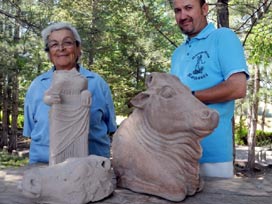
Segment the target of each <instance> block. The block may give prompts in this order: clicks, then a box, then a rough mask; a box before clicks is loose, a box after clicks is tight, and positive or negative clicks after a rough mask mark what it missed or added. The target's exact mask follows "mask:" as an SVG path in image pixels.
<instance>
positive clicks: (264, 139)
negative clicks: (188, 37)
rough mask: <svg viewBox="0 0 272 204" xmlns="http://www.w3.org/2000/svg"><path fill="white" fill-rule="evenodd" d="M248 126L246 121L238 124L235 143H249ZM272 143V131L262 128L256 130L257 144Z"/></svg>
mask: <svg viewBox="0 0 272 204" xmlns="http://www.w3.org/2000/svg"><path fill="white" fill-rule="evenodd" d="M247 135H248V128H247V126H246V124H245V121H242V122H240V123H239V124H236V128H235V144H236V145H247ZM268 145H272V132H264V131H261V130H257V131H256V146H259V147H262V146H268Z"/></svg>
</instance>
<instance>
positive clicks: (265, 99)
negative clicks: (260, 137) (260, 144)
mask: <svg viewBox="0 0 272 204" xmlns="http://www.w3.org/2000/svg"><path fill="white" fill-rule="evenodd" d="M266 107H267V94H266V93H264V105H263V111H262V123H261V128H262V131H263V132H264V126H265V115H266Z"/></svg>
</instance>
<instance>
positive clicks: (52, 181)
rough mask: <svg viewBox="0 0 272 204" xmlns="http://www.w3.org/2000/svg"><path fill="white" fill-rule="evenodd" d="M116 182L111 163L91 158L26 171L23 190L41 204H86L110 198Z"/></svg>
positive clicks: (70, 159) (105, 159) (21, 186)
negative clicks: (113, 180) (113, 181)
mask: <svg viewBox="0 0 272 204" xmlns="http://www.w3.org/2000/svg"><path fill="white" fill-rule="evenodd" d="M112 178H113V171H112V170H111V164H110V160H109V159H108V158H104V157H100V156H95V155H91V156H88V157H80V158H69V159H67V160H66V161H64V162H62V163H59V164H56V165H53V166H49V167H40V168H33V169H31V170H29V171H26V172H25V175H24V177H23V180H22V182H21V184H20V186H19V188H20V189H21V190H22V192H23V194H24V195H25V196H26V197H29V198H35V199H36V200H38V201H39V202H40V203H58V204H62V203H63V204H85V203H88V202H90V201H98V200H101V199H103V198H105V197H107V196H109V195H110V194H111V193H112V192H113V190H114V188H115V186H114V185H113V183H112Z"/></svg>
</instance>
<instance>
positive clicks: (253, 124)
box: [247, 65, 260, 171]
mask: <svg viewBox="0 0 272 204" xmlns="http://www.w3.org/2000/svg"><path fill="white" fill-rule="evenodd" d="M253 79H254V80H253V86H252V94H251V95H252V102H251V103H250V104H251V105H250V106H249V116H250V117H249V118H250V120H249V132H248V138H247V142H248V163H247V168H248V169H249V170H250V171H253V170H254V168H255V146H256V130H257V122H258V105H259V98H258V93H259V88H260V70H259V67H258V66H257V65H255V66H254V78H253Z"/></svg>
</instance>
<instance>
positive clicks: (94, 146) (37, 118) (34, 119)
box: [23, 22, 116, 163]
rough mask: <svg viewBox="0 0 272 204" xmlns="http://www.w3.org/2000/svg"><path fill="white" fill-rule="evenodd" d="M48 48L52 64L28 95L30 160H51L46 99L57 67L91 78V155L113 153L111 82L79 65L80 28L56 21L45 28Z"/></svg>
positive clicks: (26, 114)
mask: <svg viewBox="0 0 272 204" xmlns="http://www.w3.org/2000/svg"><path fill="white" fill-rule="evenodd" d="M42 37H43V40H44V43H45V51H46V52H47V53H48V56H49V59H50V61H51V62H52V64H53V67H52V68H51V69H50V70H49V71H47V72H45V73H43V74H41V75H40V76H38V77H37V78H35V79H34V80H33V82H32V83H31V85H30V87H29V89H28V91H27V93H26V97H25V106H24V131H23V135H24V136H25V137H30V138H31V143H30V152H29V162H30V163H37V162H46V163H47V162H48V161H49V115H48V114H49V110H50V106H49V105H47V104H46V103H45V102H44V101H43V97H44V94H45V92H46V90H48V89H49V88H50V86H51V83H52V78H53V73H54V71H56V70H72V69H73V68H74V69H76V70H77V71H78V72H79V73H80V74H81V75H83V76H84V77H86V79H87V81H88V90H89V91H90V93H91V95H92V104H91V107H90V116H91V117H90V131H89V136H88V149H89V154H94V155H98V156H104V157H109V156H110V138H109V134H110V133H113V132H115V130H116V122H115V112H114V106H113V101H112V97H111V91H110V89H109V86H108V84H107V83H106V82H105V81H104V80H103V78H101V76H99V75H98V74H97V73H94V72H92V71H89V70H87V69H85V68H84V67H82V66H80V65H79V64H78V60H79V58H80V55H81V39H80V36H79V34H78V32H77V30H76V29H75V28H74V27H72V26H71V25H70V24H67V23H62V22H60V23H55V24H52V25H50V26H48V27H47V28H45V29H44V30H43V31H42Z"/></svg>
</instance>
